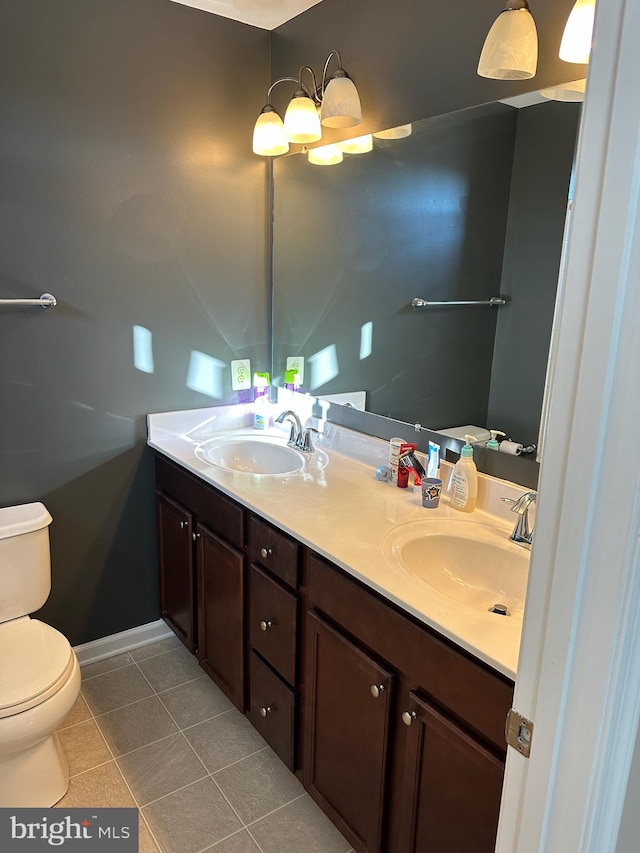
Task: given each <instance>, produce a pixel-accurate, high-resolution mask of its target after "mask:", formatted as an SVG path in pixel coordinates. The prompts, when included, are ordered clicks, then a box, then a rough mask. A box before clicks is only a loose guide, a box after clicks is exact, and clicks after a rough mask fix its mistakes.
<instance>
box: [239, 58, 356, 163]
mask: <svg viewBox="0 0 640 853" xmlns="http://www.w3.org/2000/svg"><path fill="white" fill-rule="evenodd" d="M334 58H335V60H336V61H337V63H338V69H337V70H336V71H335V72H334V73H333V75H332V76H331V77H330V78H329V79H328V80H327V74H328V71H329V65H330V64H331V60H332V59H334ZM305 72H306V73H307V75H308V76H309V77H310V82H305V80H303V75H304V74H305ZM283 82H292V83H297V88H296V90H295V92H294V93H293V97H292V99H291V101H290V103H289V106H288V107H287V111H286V113H285V117H284V122H283V121H282V119H281V118H280V116H279V115H278V113H277V112H276V110H275V108H274V107H273V105H272V104H271V92H272V91H273V89H274V87H275V86H277V85H278V84H279V83H283ZM361 121H362V108H361V106H360V97H359V95H358V90H357V89H356V87H355V85H354V83H353V81H352V80H351V78H350V77H349V75H348V74H347V72H346V71H345V70H344V68H343V67H342V59H341V57H340V54H339V52H338V51H337V50H332V51H331V53H330V54H329V56H328V57H327V59H326V62H325V64H324V69H323V72H322V82H321V84H320V85H318V83H317V80H316V75H315V72H314V71H313V69H312V68H311V67H310V66H309V65H303V66H302V68H301V69H300V71H299V73H298V77H297V78H296V77H281V78H280V79H279V80H276V81H275V83H272V84H271V86H270V87H269V89H268V91H267V99H266V104H265V106H264V107H263V108H262V111H261V112H260V115H259V116H258V119H257V121H256V124H255V127H254V130H253V151H254V154H259V155H261V156H263V157H273V156H276V155H278V154H286V153H287V151H288V150H289V143H290V142H295V143H301V144H303V145H304V144H308V143H310V142H317V141H318V140H319V139H322V125H324V126H325V127H336V128H346V127H355V126H357V125H359V124H360V123H361Z"/></svg>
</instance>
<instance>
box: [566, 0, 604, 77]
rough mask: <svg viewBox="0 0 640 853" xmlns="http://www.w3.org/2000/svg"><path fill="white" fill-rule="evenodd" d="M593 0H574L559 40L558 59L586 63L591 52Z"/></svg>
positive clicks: (594, 3) (594, 6) (580, 63)
mask: <svg viewBox="0 0 640 853" xmlns="http://www.w3.org/2000/svg"><path fill="white" fill-rule="evenodd" d="M595 12H596V2H595V0H576V3H575V5H574V7H573V9H572V10H571V14H570V15H569V17H568V18H567V23H566V25H565V28H564V33H563V34H562V41H561V42H560V53H559V56H560V59H562V60H564V61H565V62H575V63H577V64H579V65H586V64H587V63H588V62H589V55H590V54H591V37H592V35H593V18H594V15H595Z"/></svg>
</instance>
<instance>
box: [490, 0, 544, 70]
mask: <svg viewBox="0 0 640 853" xmlns="http://www.w3.org/2000/svg"><path fill="white" fill-rule="evenodd" d="M537 65H538V32H537V30H536V24H535V21H534V20H533V15H532V14H531V11H530V9H529V4H528V3H527V0H507V5H506V6H505V7H504V9H503V10H502V12H501V13H500V14H499V15H498V17H497V18H496V20H495V21H494V23H493V26H492V27H491V29H490V30H489V32H488V34H487V37H486V39H485V42H484V45H483V47H482V52H481V54H480V61H479V62H478V74H479V75H480V77H489V78H490V79H492V80H527V79H529V78H531V77H533V76H534V75H535V73H536V68H537Z"/></svg>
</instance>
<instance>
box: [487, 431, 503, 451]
mask: <svg viewBox="0 0 640 853" xmlns="http://www.w3.org/2000/svg"><path fill="white" fill-rule="evenodd" d="M489 432H490V433H491V438H490V439H489V441H488V442H487V444H486V447H488V448H489V450H500V442H499V441H498V438H497V437H498V436H499V435H506V433H504V432H501V431H500V430H499V429H490V430H489Z"/></svg>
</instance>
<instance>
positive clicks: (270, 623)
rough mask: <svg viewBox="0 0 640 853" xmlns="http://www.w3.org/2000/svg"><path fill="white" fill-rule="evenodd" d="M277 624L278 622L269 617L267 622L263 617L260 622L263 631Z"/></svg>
mask: <svg viewBox="0 0 640 853" xmlns="http://www.w3.org/2000/svg"><path fill="white" fill-rule="evenodd" d="M275 624H276V623H275V622H274V621H273V620H272V619H267V621H266V622H265V620H264V619H263V620H262V622H261V623H260V630H261V631H268V630H269V628H273V627H274V625H275Z"/></svg>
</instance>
